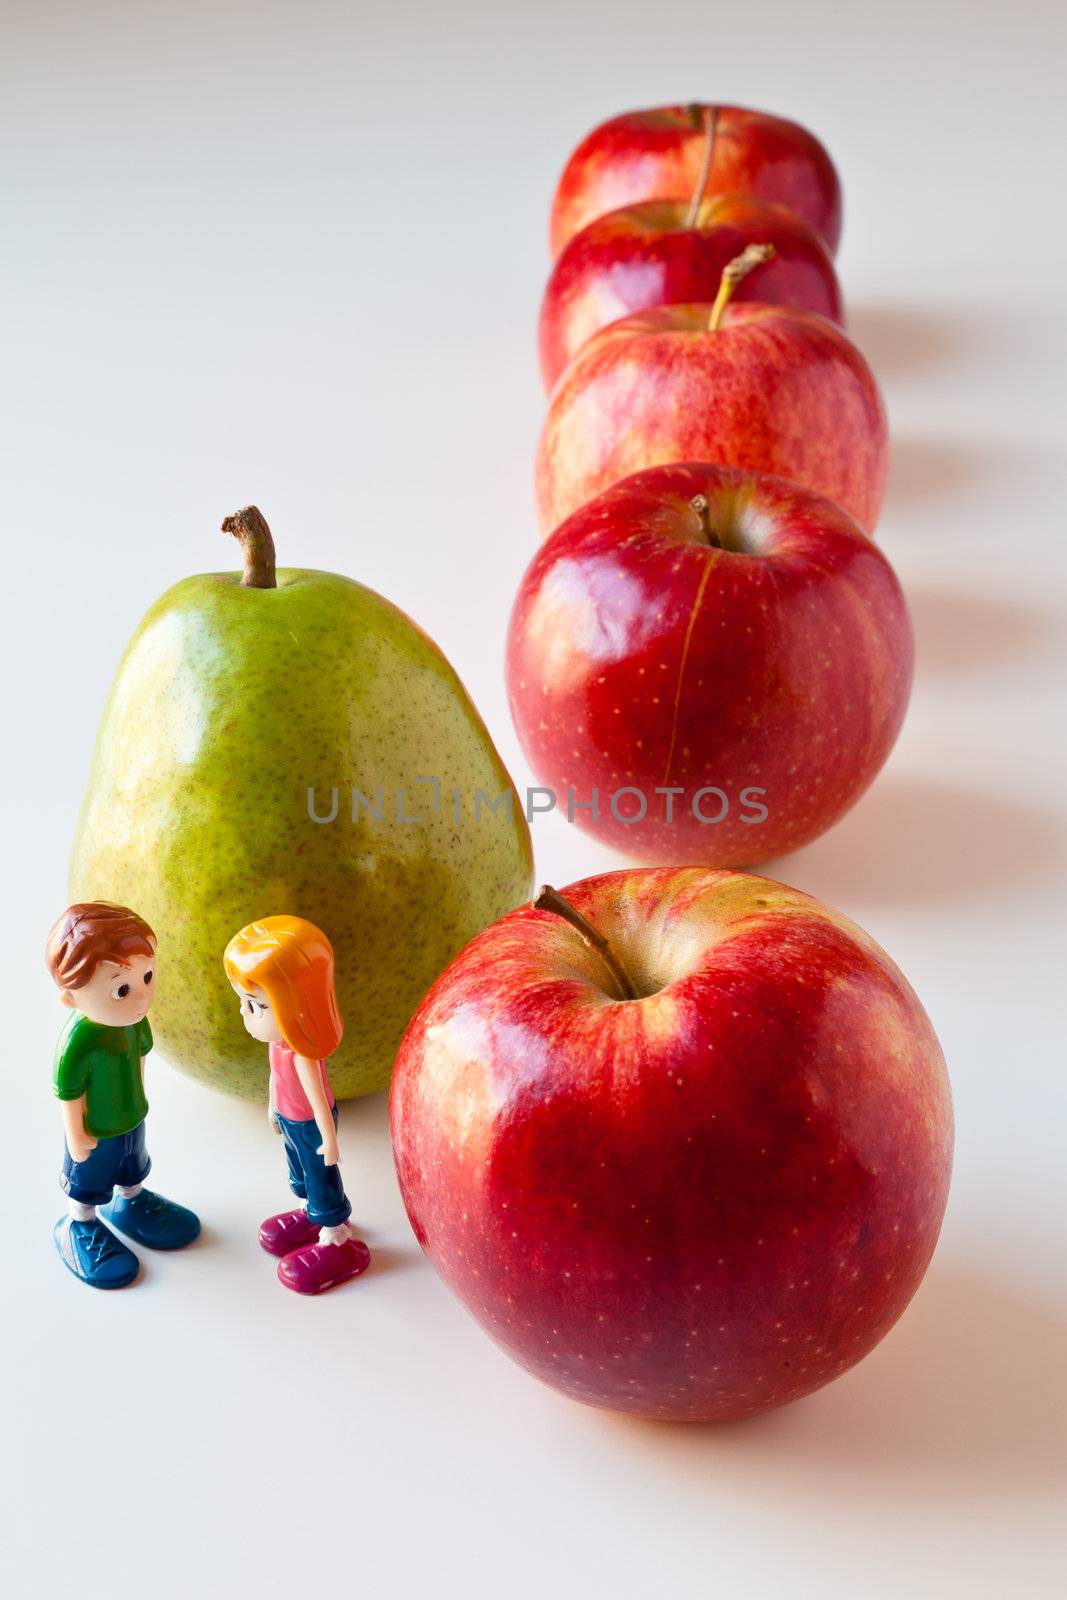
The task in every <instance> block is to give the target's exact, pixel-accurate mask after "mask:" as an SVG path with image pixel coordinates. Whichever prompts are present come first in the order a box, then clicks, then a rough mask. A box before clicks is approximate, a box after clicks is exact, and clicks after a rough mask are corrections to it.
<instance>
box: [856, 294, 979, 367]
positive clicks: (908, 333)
mask: <svg viewBox="0 0 1067 1600" xmlns="http://www.w3.org/2000/svg"><path fill="white" fill-rule="evenodd" d="M847 309H848V336H849V338H850V339H851V340H852V342H853V343H854V344H857V345H858V346H859V348H860V349H861V350H862V351H863V354H864V355H865V356H866V357H867V360H868V361H869V362H870V364H871V366H872V368H873V369H874V371H875V373H876V374H877V376H878V377H879V378H880V379H885V378H895V377H898V376H901V375H904V374H910V373H912V372H916V371H920V370H922V369H924V368H928V367H933V366H941V365H944V364H945V363H946V362H947V361H949V360H950V359H951V358H952V357H953V356H954V355H955V354H956V352H957V351H958V350H959V349H960V348H961V347H962V346H965V345H966V344H967V342H968V325H967V323H966V322H965V321H964V319H963V318H962V317H956V318H953V317H952V316H951V315H948V314H947V313H946V311H945V308H944V307H943V306H936V307H935V306H931V307H930V309H929V310H924V311H920V310H917V309H916V307H915V306H889V305H881V306H880V305H863V304H862V302H861V303H860V304H859V305H849V306H848V308H847Z"/></svg>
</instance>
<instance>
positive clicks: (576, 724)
mask: <svg viewBox="0 0 1067 1600" xmlns="http://www.w3.org/2000/svg"><path fill="white" fill-rule="evenodd" d="M911 672H912V635H911V625H910V622H909V619H908V612H907V607H906V605H905V602H904V596H903V594H902V593H901V589H900V585H899V583H898V582H897V579H896V576H895V574H894V572H893V569H892V567H891V566H890V565H889V562H888V561H887V560H886V558H885V556H884V555H883V554H882V552H881V551H880V550H879V549H878V547H877V546H876V545H875V544H874V543H872V541H871V540H870V539H869V538H868V537H867V535H866V534H865V533H863V531H862V530H861V529H860V528H859V526H858V525H857V524H856V523H855V522H853V520H852V519H851V517H849V516H848V515H847V514H846V513H845V512H844V511H842V510H841V508H840V507H839V506H836V505H834V504H833V503H832V501H829V500H823V499H820V498H819V496H817V495H813V494H811V493H810V492H809V491H807V490H805V489H800V488H798V487H797V485H796V484H793V483H787V482H785V481H784V480H783V479H781V478H768V477H763V476H761V475H760V474H758V473H751V472H742V471H740V470H738V469H737V468H733V467H708V466H685V465H682V466H668V467H653V468H650V469H649V471H647V472H640V473H637V474H635V475H634V476H633V477H631V478H626V479H624V480H623V481H622V482H621V483H618V484H616V485H615V487H614V488H612V489H609V490H607V492H606V493H604V494H602V495H600V496H599V497H598V498H597V499H595V500H592V501H590V502H589V504H588V505H585V506H583V507H582V508H581V510H579V511H576V512H575V513H574V515H573V516H571V517H569V518H568V519H567V520H566V521H565V522H564V523H563V524H562V525H561V526H560V527H559V528H557V529H556V532H555V533H554V534H553V535H552V536H551V538H549V539H548V540H546V542H545V543H544V544H543V545H542V546H541V548H540V550H539V551H538V552H537V554H536V555H535V556H534V559H533V561H532V562H531V563H530V566H529V567H528V569H527V571H526V573H525V576H524V577H523V580H522V582H521V584H520V586H519V592H518V595H517V596H516V599H515V605H514V609H513V611H512V616H511V626H510V629H509V634H508V655H507V676H508V694H509V698H510V701H511V712H512V717H513V718H514V721H515V726H516V728H517V730H518V733H519V737H520V738H521V740H522V745H523V749H524V750H525V752H526V756H527V759H528V760H529V762H530V765H531V766H532V767H533V769H534V771H535V773H536V774H537V777H538V780H539V781H540V782H541V783H543V784H545V785H547V786H548V787H549V788H551V789H552V790H553V791H554V792H555V795H556V799H557V804H558V806H559V809H560V810H561V811H562V810H566V811H567V812H568V813H569V815H570V816H571V820H572V821H576V822H578V823H579V825H580V826H581V827H583V828H585V829H586V830H587V831H588V832H589V833H592V834H593V835H594V836H595V837H596V838H599V839H602V840H603V841H604V842H605V843H607V844H611V845H613V846H615V847H616V848H617V849H620V850H624V851H626V853H627V854H629V855H631V856H634V857H637V858H638V859H639V860H642V861H652V862H663V863H667V864H673V865H679V866H680V865H685V864H690V863H693V862H697V861H699V862H704V863H705V864H707V865H709V866H734V867H736V866H751V865H753V864H754V863H756V862H760V861H769V860H770V859H771V858H772V857H773V856H776V855H780V854H781V853H782V852H783V851H786V850H794V849H796V848H797V847H798V846H799V845H802V844H806V843H807V842H808V841H809V840H811V839H814V838H817V837H818V835H819V834H820V833H823V832H825V830H826V829H827V828H828V827H830V826H831V824H832V823H834V822H836V821H837V820H838V818H840V817H841V816H843V815H844V813H845V812H846V811H847V810H848V809H849V807H850V806H852V805H853V804H854V803H855V801H856V800H857V799H858V798H859V796H860V795H861V794H862V793H863V791H864V790H865V789H866V788H867V785H868V784H869V783H870V782H871V781H872V779H873V778H874V776H875V774H876V773H877V772H878V770H879V768H880V767H881V766H882V763H883V762H884V761H885V759H886V756H887V755H888V754H889V751H890V749H891V748H892V746H893V742H894V740H895V739H896V736H897V733H898V731H899V728H900V724H901V722H902V720H903V717H904V712H905V709H906V707H907V703H908V694H909V690H910V687H911ZM594 802H595V805H594Z"/></svg>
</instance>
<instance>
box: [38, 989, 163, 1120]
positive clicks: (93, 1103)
mask: <svg viewBox="0 0 1067 1600" xmlns="http://www.w3.org/2000/svg"><path fill="white" fill-rule="evenodd" d="M151 1048H152V1030H151V1028H150V1027H149V1026H148V1018H147V1017H143V1018H142V1019H141V1021H140V1022H138V1023H136V1024H133V1025H131V1026H130V1027H126V1028H109V1027H107V1026H106V1025H105V1024H104V1023H102V1022H90V1020H89V1018H88V1017H83V1016H81V1015H80V1014H79V1013H78V1012H75V1013H74V1015H73V1017H71V1019H70V1022H69V1023H68V1024H67V1026H66V1028H65V1029H64V1030H63V1036H62V1038H61V1039H60V1041H59V1045H58V1047H57V1049H56V1065H55V1072H54V1075H53V1080H52V1081H53V1087H54V1088H55V1092H56V1095H57V1097H58V1098H59V1099H60V1100H80V1099H81V1097H82V1095H84V1096H85V1127H86V1131H87V1132H88V1133H91V1134H92V1135H93V1137H94V1138H95V1139H114V1138H117V1137H118V1135H119V1134H122V1133H129V1132H130V1130H131V1128H136V1126H137V1124H138V1123H139V1122H143V1121H144V1119H145V1117H146V1115H147V1114H148V1101H147V1100H146V1099H145V1092H144V1083H143V1082H142V1079H141V1057H142V1056H146V1055H147V1054H148V1052H149V1050H151Z"/></svg>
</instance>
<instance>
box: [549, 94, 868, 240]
mask: <svg viewBox="0 0 1067 1600" xmlns="http://www.w3.org/2000/svg"><path fill="white" fill-rule="evenodd" d="M708 109H710V108H707V107H705V106H700V105H698V106H661V107H658V108H657V109H656V110H654V111H632V112H628V113H627V114H626V115H624V116H621V117H612V118H611V120H610V121H608V122H603V123H601V124H600V126H599V127H597V128H594V129H593V131H592V133H590V134H588V135H587V136H586V137H585V138H584V139H583V140H582V142H581V144H580V145H579V146H578V147H577V149H576V150H575V151H574V154H573V155H572V156H571V157H570V159H569V161H568V162H567V165H566V166H565V167H564V169H563V175H562V177H561V178H560V180H559V185H558V187H557V189H556V194H555V198H554V200H553V202H552V215H551V221H550V226H549V240H550V244H551V248H552V254H553V256H558V255H559V253H560V251H561V250H562V249H563V247H564V245H565V244H566V243H567V241H568V240H569V239H572V238H573V237H574V235H575V234H576V233H578V232H579V231H580V230H581V229H582V228H584V227H585V226H586V225H587V224H588V223H590V222H592V221H593V220H594V218H596V217H602V216H603V215H604V214H605V212H608V211H617V210H618V209H619V208H620V207H621V206H629V205H634V204H635V203H636V202H638V201H640V200H688V199H689V197H690V196H691V195H692V193H693V191H694V189H695V188H696V185H697V180H698V178H699V175H700V166H701V160H702V157H703V154H704V144H705V138H706V134H705V121H704V119H705V115H706V112H707V110H708ZM705 193H706V194H727V193H730V194H749V195H754V196H756V197H757V198H758V199H761V200H774V201H777V202H778V203H779V204H781V205H786V206H788V207H789V208H790V210H791V211H795V212H796V214H797V216H798V217H800V218H801V219H802V220H803V221H804V222H806V223H807V224H808V226H809V227H811V228H814V230H815V231H816V233H818V234H820V235H821V237H822V238H823V239H825V241H826V244H827V246H828V248H829V249H830V250H831V251H835V250H836V249H837V246H838V243H839V241H840V238H841V185H840V183H839V181H838V177H837V173H836V171H835V169H834V164H833V162H832V161H831V160H830V157H829V155H828V154H827V152H826V150H825V149H824V148H823V146H822V145H821V144H820V143H819V141H818V139H816V138H815V136H814V134H811V133H809V132H808V130H807V129H806V128H802V127H801V126H800V124H799V123H797V122H789V121H787V120H786V119H785V118H784V117H772V116H768V115H767V114H766V113H765V112H762V111H746V110H744V109H743V108H742V107H741V106H719V107H718V112H717V120H716V128H715V144H714V149H713V155H712V164H711V172H710V175H709V178H708V182H707V184H706V186H705Z"/></svg>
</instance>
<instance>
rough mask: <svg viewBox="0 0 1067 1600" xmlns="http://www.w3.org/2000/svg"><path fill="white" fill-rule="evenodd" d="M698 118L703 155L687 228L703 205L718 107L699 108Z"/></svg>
mask: <svg viewBox="0 0 1067 1600" xmlns="http://www.w3.org/2000/svg"><path fill="white" fill-rule="evenodd" d="M700 117H701V121H702V123H703V125H704V154H703V155H702V156H701V158H700V172H699V173H698V174H697V181H696V188H695V189H694V190H693V195H692V199H691V200H690V202H689V210H688V211H687V212H686V214H685V225H686V227H687V228H695V227H696V225H697V222H698V220H699V218H700V208H701V206H702V205H703V203H704V190H705V189H706V188H707V186H708V179H709V178H710V176H711V157H712V153H713V152H714V149H715V129H716V126H717V125H718V121H719V108H718V106H701V107H700Z"/></svg>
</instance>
